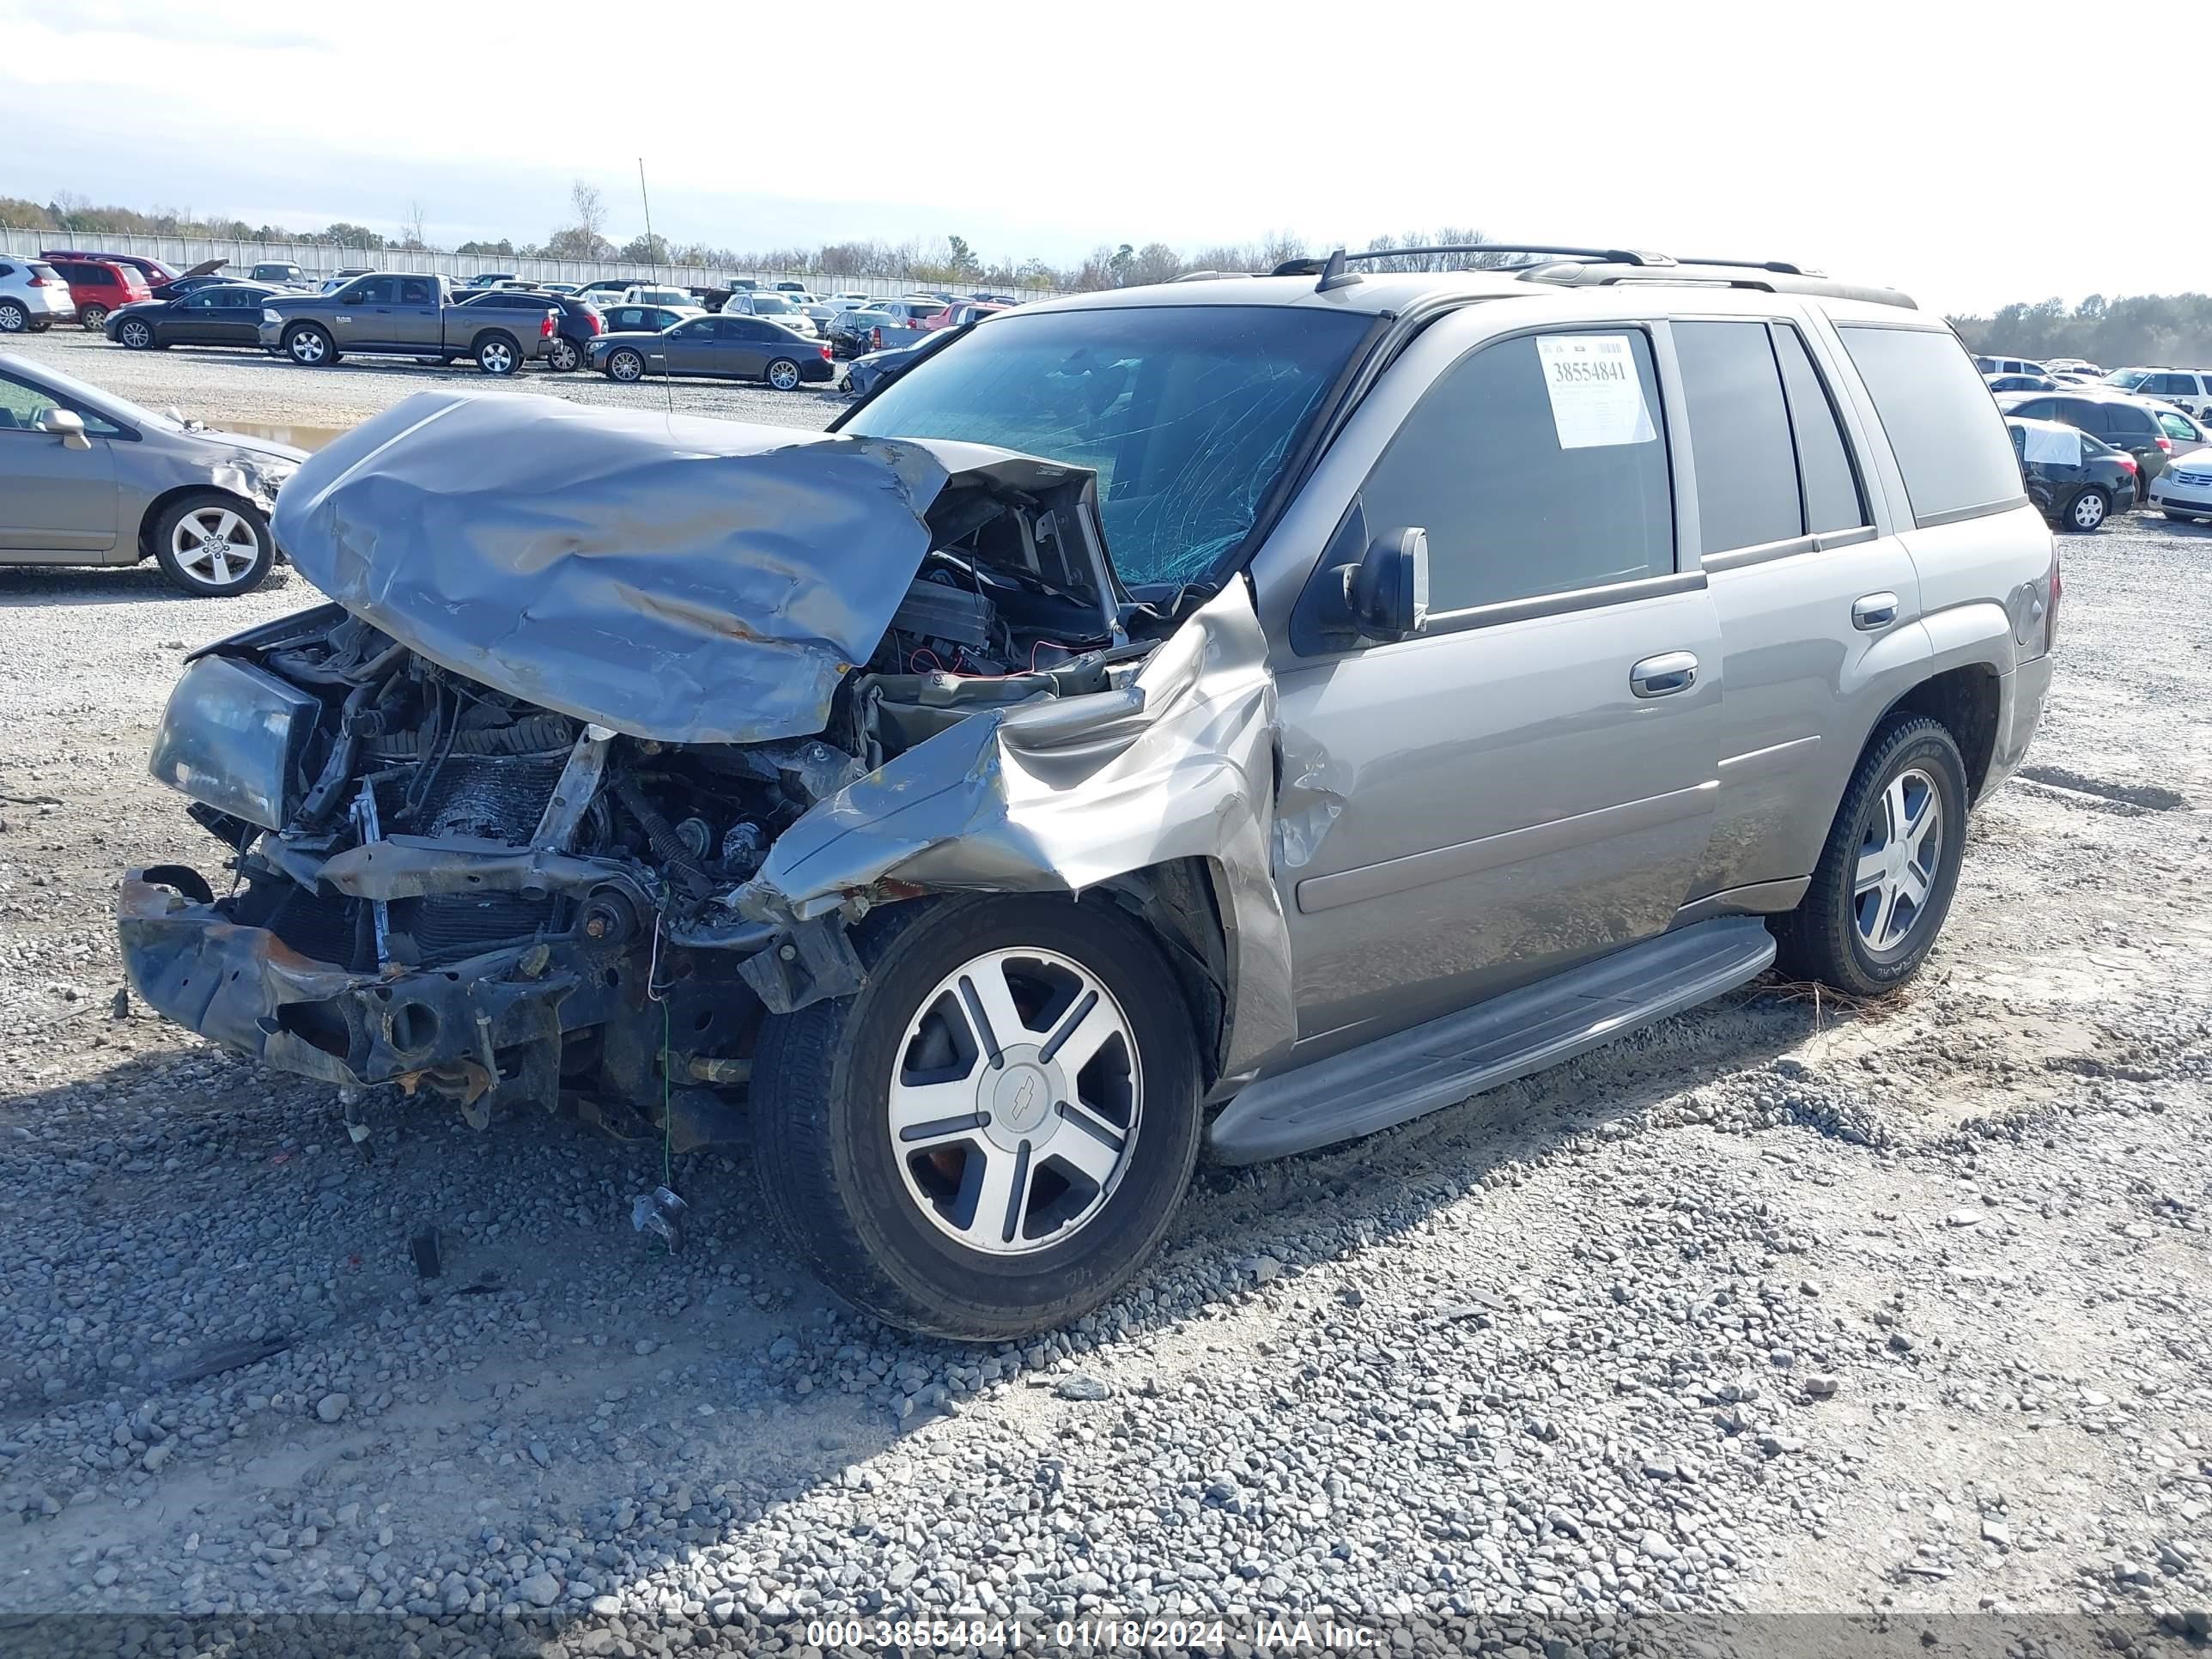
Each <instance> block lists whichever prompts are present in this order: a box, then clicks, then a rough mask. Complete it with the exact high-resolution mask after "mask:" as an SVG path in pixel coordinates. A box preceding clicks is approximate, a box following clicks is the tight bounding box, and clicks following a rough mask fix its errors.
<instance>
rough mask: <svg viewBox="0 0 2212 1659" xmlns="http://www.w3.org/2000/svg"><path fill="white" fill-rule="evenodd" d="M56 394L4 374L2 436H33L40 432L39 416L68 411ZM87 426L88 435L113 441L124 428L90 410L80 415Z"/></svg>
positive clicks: (1, 381)
mask: <svg viewBox="0 0 2212 1659" xmlns="http://www.w3.org/2000/svg"><path fill="white" fill-rule="evenodd" d="M69 406H70V405H69V404H65V403H63V402H62V401H61V400H60V399H59V398H56V397H55V396H54V395H53V394H52V392H48V391H46V389H45V388H44V387H42V386H33V385H32V384H31V383H30V382H29V381H27V380H17V379H16V378H15V376H14V375H12V374H0V432H33V431H36V430H37V429H38V423H39V416H41V415H43V414H45V413H46V411H47V410H50V409H67V408H68V407H69ZM76 413H77V418H78V419H80V420H82V422H84V429H85V431H86V433H87V434H88V435H90V436H92V437H94V438H112V437H116V436H118V435H120V433H121V432H122V430H123V428H120V427H118V426H117V425H116V424H115V423H114V422H112V421H106V420H102V419H101V418H100V416H97V415H95V414H94V413H93V412H92V411H91V410H88V409H80V410H77V411H76Z"/></svg>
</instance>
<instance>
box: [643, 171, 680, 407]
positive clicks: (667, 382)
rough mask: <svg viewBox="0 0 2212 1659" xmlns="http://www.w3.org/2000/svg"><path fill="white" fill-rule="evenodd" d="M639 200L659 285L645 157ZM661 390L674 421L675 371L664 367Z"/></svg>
mask: <svg viewBox="0 0 2212 1659" xmlns="http://www.w3.org/2000/svg"><path fill="white" fill-rule="evenodd" d="M637 199H638V200H639V201H640V202H641V203H643V204H645V251H646V252H647V253H648V254H650V255H652V256H653V257H652V258H651V260H650V264H652V266H653V282H654V283H655V284H656V285H657V284H658V283H659V281H660V244H659V242H657V241H655V240H653V197H650V196H648V195H647V194H646V191H645V157H643V156H642V155H641V156H639V157H638V158H637ZM660 389H661V391H662V392H664V393H665V395H666V397H667V398H668V415H669V418H670V419H671V420H673V419H674V418H675V416H676V372H675V370H673V369H671V368H666V367H665V366H664V368H663V369H662V372H661V376H660Z"/></svg>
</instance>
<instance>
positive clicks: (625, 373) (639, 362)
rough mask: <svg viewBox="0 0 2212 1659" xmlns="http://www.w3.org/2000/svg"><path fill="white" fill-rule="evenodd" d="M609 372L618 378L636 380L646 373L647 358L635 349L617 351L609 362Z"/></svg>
mask: <svg viewBox="0 0 2212 1659" xmlns="http://www.w3.org/2000/svg"><path fill="white" fill-rule="evenodd" d="M607 373H608V374H611V375H613V376H614V377H615V379H617V380H636V379H637V378H638V377H639V376H640V375H641V374H644V373H645V360H644V359H643V358H641V357H640V356H638V355H637V354H636V353H635V351H617V353H615V355H614V356H613V357H612V358H611V359H610V360H609V362H608V363H607Z"/></svg>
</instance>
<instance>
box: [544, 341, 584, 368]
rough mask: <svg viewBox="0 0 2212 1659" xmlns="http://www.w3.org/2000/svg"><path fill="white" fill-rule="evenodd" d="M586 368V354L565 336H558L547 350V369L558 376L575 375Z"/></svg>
mask: <svg viewBox="0 0 2212 1659" xmlns="http://www.w3.org/2000/svg"><path fill="white" fill-rule="evenodd" d="M583 366H584V354H583V353H582V352H580V351H579V350H577V349H576V343H575V342H574V340H572V339H570V338H568V336H567V335H565V334H556V335H555V336H554V337H553V343H552V344H551V345H550V346H549V347H547V348H546V352H545V367H546V368H550V369H551V370H552V371H553V372H554V373H555V374H574V373H575V372H576V370H578V369H580V368H582V367H583Z"/></svg>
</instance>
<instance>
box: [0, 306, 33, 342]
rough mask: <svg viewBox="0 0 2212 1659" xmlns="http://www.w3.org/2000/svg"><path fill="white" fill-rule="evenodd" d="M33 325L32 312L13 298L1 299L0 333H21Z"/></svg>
mask: <svg viewBox="0 0 2212 1659" xmlns="http://www.w3.org/2000/svg"><path fill="white" fill-rule="evenodd" d="M30 326H31V313H29V312H27V311H26V310H25V309H24V308H23V307H21V306H20V305H18V304H17V303H16V302H15V301H13V300H0V334H21V333H22V332H24V331H26V330H27V329H28V328H29V327H30Z"/></svg>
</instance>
